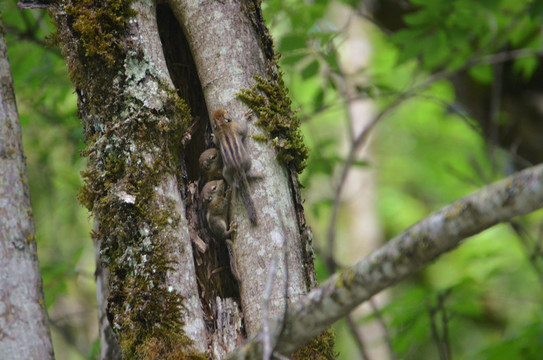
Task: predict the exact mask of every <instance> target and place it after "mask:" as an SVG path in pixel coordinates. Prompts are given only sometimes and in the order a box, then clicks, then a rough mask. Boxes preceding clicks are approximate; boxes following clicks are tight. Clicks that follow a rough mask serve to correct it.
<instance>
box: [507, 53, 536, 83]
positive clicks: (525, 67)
mask: <svg viewBox="0 0 543 360" xmlns="http://www.w3.org/2000/svg"><path fill="white" fill-rule="evenodd" d="M538 65H539V60H538V59H537V58H536V57H529V58H524V59H517V60H515V62H514V63H513V70H514V71H515V72H516V73H520V75H521V76H522V78H523V79H524V80H529V79H530V78H531V77H532V75H533V74H534V71H535V70H536V69H537V66H538Z"/></svg>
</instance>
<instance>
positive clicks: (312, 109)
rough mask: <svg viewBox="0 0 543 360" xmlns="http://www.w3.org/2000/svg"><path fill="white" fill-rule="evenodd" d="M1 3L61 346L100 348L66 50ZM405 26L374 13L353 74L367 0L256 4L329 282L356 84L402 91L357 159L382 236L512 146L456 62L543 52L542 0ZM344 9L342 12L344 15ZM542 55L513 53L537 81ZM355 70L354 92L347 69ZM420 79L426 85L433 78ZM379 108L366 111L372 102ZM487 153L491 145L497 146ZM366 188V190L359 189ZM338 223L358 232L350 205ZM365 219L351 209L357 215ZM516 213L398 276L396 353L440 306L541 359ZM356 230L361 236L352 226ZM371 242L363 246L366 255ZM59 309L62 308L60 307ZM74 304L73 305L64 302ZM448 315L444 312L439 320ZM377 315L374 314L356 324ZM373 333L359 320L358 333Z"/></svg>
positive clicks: (407, 347) (494, 172) (529, 256)
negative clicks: (486, 134)
mask: <svg viewBox="0 0 543 360" xmlns="http://www.w3.org/2000/svg"><path fill="white" fill-rule="evenodd" d="M15 3H16V1H12V0H8V1H5V2H3V3H1V5H0V10H1V11H2V14H3V20H4V23H5V25H6V27H7V30H8V36H7V41H8V51H9V57H10V61H11V66H12V72H13V75H14V79H15V91H16V96H17V103H18V109H19V113H20V118H21V122H22V125H23V141H24V148H25V152H26V155H27V168H28V173H29V182H30V187H31V196H32V203H33V209H34V215H35V222H36V238H37V241H38V248H39V256H40V263H41V267H42V275H43V279H44V290H45V295H46V303H47V306H48V309H49V313H50V317H51V321H52V324H53V339H54V345H55V351H56V353H57V358H58V359H63V358H64V359H91V358H93V357H94V356H95V354H96V353H97V349H98V347H97V343H96V315H95V310H94V307H95V301H94V298H95V295H94V283H93V277H92V271H93V263H94V254H93V248H92V242H91V240H90V236H89V231H90V229H91V227H92V223H91V222H90V221H89V219H88V213H87V212H86V210H84V209H83V208H82V207H81V206H80V205H78V204H77V202H76V200H75V197H76V194H77V191H78V188H79V187H80V186H81V178H80V175H79V172H80V171H81V170H83V169H84V167H85V161H84V159H81V158H80V157H79V156H78V152H79V150H80V149H81V148H82V147H83V144H82V134H81V125H80V123H79V121H78V120H77V116H76V115H77V99H76V96H75V94H74V92H73V89H72V87H71V85H70V83H69V80H68V77H67V74H66V68H65V64H64V62H63V60H62V58H61V57H60V55H59V53H58V49H54V48H53V49H51V48H45V47H44V46H43V39H44V36H45V35H47V34H49V33H51V32H52V31H53V29H52V26H51V24H50V22H49V20H47V18H46V17H44V16H46V15H44V13H43V12H42V11H39V10H24V11H23V12H21V11H20V10H17V9H16V7H15ZM411 4H412V5H413V6H414V11H412V12H411V13H409V14H408V15H407V16H406V17H405V18H404V20H405V22H406V24H407V27H406V28H404V29H402V30H399V31H397V32H395V33H393V34H387V33H384V32H383V31H381V30H380V29H379V27H377V26H375V25H373V24H372V23H371V22H368V21H366V22H365V25H364V29H365V34H364V38H365V39H363V41H366V42H367V43H369V44H371V47H368V49H371V50H369V51H371V59H370V60H369V61H368V62H367V64H366V65H365V66H362V67H361V68H360V69H358V70H357V71H356V72H355V73H348V72H346V69H345V67H344V66H342V65H341V64H343V62H344V61H345V58H348V57H349V56H352V55H349V54H350V53H349V49H348V48H347V47H346V46H345V44H346V39H347V38H348V30H349V24H350V23H351V22H354V21H360V19H363V17H362V16H361V11H360V10H359V7H360V6H361V5H360V3H359V1H353V0H351V1H347V0H346V1H331V0H315V1H308V0H268V1H266V2H263V4H262V6H263V10H264V15H265V18H266V22H267V24H268V27H269V28H270V30H271V32H272V34H273V36H274V41H275V46H276V49H277V50H278V52H280V53H281V54H282V57H281V59H280V66H281V69H282V71H283V72H284V79H285V83H286V85H287V87H288V88H289V89H290V95H291V98H292V100H293V109H295V110H297V111H298V114H299V116H300V118H301V120H302V122H303V123H302V127H303V130H304V133H305V138H306V142H307V144H308V146H309V147H310V148H311V149H312V151H311V153H310V158H309V160H308V166H307V169H306V171H305V172H304V173H303V174H302V175H301V178H300V179H301V181H302V183H303V184H304V186H305V191H306V198H307V202H306V204H305V207H306V215H307V216H308V219H309V221H310V222H311V226H312V227H313V229H314V232H315V243H316V247H317V249H318V250H319V251H320V254H319V256H318V257H317V260H316V269H317V272H318V277H319V279H320V280H322V279H325V278H326V277H327V276H328V275H329V273H328V270H327V269H326V266H325V263H324V261H323V256H322V255H324V254H325V249H326V246H327V244H326V241H325V239H326V236H327V232H328V227H329V222H330V216H331V214H332V206H333V200H334V196H335V188H336V186H337V181H338V175H339V173H340V171H341V169H342V166H343V164H344V161H345V158H346V151H347V149H346V148H347V147H348V145H349V144H350V142H349V139H350V137H351V136H353V134H352V130H351V124H350V122H349V109H348V104H349V102H350V101H351V100H353V99H352V98H351V97H354V98H356V99H367V100H371V101H372V102H373V103H374V104H376V105H377V109H376V110H374V112H375V113H377V112H379V111H382V110H384V109H387V107H388V106H390V104H393V103H394V102H395V101H397V100H398V98H399V96H402V94H407V95H408V96H406V97H405V99H404V100H402V102H401V104H400V105H399V106H398V107H397V108H395V110H394V111H392V112H391V113H390V114H388V116H385V117H383V119H382V120H381V121H380V122H379V123H378V125H377V127H376V128H375V129H374V139H373V145H372V152H373V154H374V156H373V157H372V158H364V157H361V158H358V159H357V161H356V162H355V164H354V166H355V167H356V168H357V169H372V170H376V172H377V185H376V187H375V190H374V191H375V192H376V194H377V197H376V198H377V200H376V208H375V211H376V212H377V214H378V217H379V219H380V222H381V227H382V229H381V230H382V233H383V237H384V238H385V239H389V238H391V237H393V236H395V235H396V234H398V233H400V232H401V231H403V230H404V229H406V228H407V227H409V226H410V225H412V224H413V223H415V222H417V221H418V220H420V219H422V218H424V217H425V216H427V215H428V214H430V213H431V212H433V211H436V210H438V209H440V208H441V207H443V206H444V205H446V204H447V203H449V202H451V201H453V200H455V199H457V198H459V197H462V196H465V195H467V194H469V193H471V192H473V191H476V190H477V189H478V188H480V187H481V186H484V185H485V184H487V183H490V182H492V181H495V180H496V179H499V178H501V177H502V176H503V174H504V171H505V169H506V168H507V167H508V165H509V162H510V159H509V155H508V154H507V153H506V152H505V151H501V150H494V151H492V152H491V151H489V144H487V143H486V142H485V140H484V138H483V137H482V136H481V130H480V128H479V126H478V125H477V123H476V122H475V121H474V120H473V119H471V118H470V117H469V116H468V115H467V114H466V113H465V111H464V110H463V109H462V108H461V107H460V106H459V105H458V104H456V103H455V94H454V89H453V86H452V84H451V82H450V81H449V78H448V77H447V76H444V77H443V78H442V79H440V80H439V81H435V82H431V83H430V82H427V81H428V79H429V78H431V76H432V74H435V73H442V74H443V72H445V73H444V74H447V72H450V73H452V72H454V71H456V70H458V69H467V70H469V74H470V75H471V76H472V77H473V78H474V79H475V80H476V81H478V82H480V83H482V84H492V83H493V82H494V80H495V79H494V73H493V70H492V67H491V66H490V65H488V63H485V62H484V61H482V60H481V59H483V60H484V59H485V57H487V56H491V55H492V54H495V53H497V52H501V51H503V50H504V49H508V48H514V49H524V50H540V48H541V32H540V29H541V23H542V21H541V20H542V19H541V15H542V12H543V1H541V0H534V1H528V0H523V1H513V0H484V1H469V0H454V1H450V0H449V1H446V0H412V1H411ZM345 14H347V20H345V19H344V18H342V17H345ZM539 65H540V63H539V61H538V59H537V57H536V56H533V55H532V56H523V57H522V58H519V59H517V60H515V65H514V66H515V69H516V71H517V72H518V76H519V77H521V78H523V79H529V78H530V77H531V76H532V75H533V73H534V70H535V69H536V67H537V66H539ZM353 79H358V80H360V79H362V80H363V81H360V82H359V83H357V84H356V86H355V87H354V89H355V90H354V92H353V91H351V92H349V91H347V90H346V85H345V83H346V82H347V83H348V82H350V81H353ZM425 84H426V85H427V86H424V85H425ZM370 116H372V115H371V114H370ZM490 153H492V156H489V154H490ZM359 201H364V199H361V200H359ZM340 214H342V215H343V216H342V217H341V218H340V219H339V225H338V229H337V230H338V234H337V236H338V237H352V234H349V232H348V231H347V228H348V227H349V226H351V225H352V221H353V220H349V216H347V215H351V214H348V213H347V212H346V211H345V210H341V209H340ZM354 219H355V220H354V221H356V217H355V218H354ZM518 223H519V224H520V225H521V226H522V227H523V228H524V229H526V232H525V236H524V237H521V236H519V234H518V233H517V232H515V231H513V228H512V227H511V226H510V225H507V224H504V225H500V226H497V227H495V228H493V229H491V230H488V231H486V232H484V233H483V234H480V235H478V236H476V237H474V239H471V240H469V241H467V242H466V243H465V244H463V245H462V246H460V247H459V248H458V249H457V250H455V251H453V252H451V253H449V254H447V255H445V256H443V257H441V258H440V259H438V260H437V261H436V262H435V263H434V264H433V265H431V266H429V267H428V268H426V269H425V270H423V271H421V272H420V273H419V274H417V275H416V276H413V277H411V278H409V279H408V280H406V281H404V282H402V283H401V284H400V285H398V286H395V287H394V288H393V289H391V291H390V292H389V294H388V298H389V301H388V303H387V304H386V305H385V306H384V307H383V308H382V309H381V315H382V316H383V319H384V321H385V325H386V327H387V329H388V333H389V335H390V338H391V342H392V347H393V349H394V352H395V353H396V355H397V357H398V358H401V359H437V358H439V356H438V351H437V345H436V341H435V338H436V336H435V335H434V334H433V333H432V326H431V319H432V317H431V314H434V315H435V316H434V317H433V318H434V319H435V320H436V323H435V325H436V327H437V330H438V332H439V333H440V334H441V336H443V334H444V330H445V329H446V334H447V336H446V340H447V342H448V344H449V346H450V352H451V354H452V357H453V358H457V359H539V358H540V357H541V355H540V354H541V353H542V351H543V326H542V324H543V321H542V320H543V306H542V305H541V304H542V303H543V301H542V300H543V291H542V284H543V280H542V271H541V269H542V268H543V264H542V260H541V251H540V250H539V251H536V250H534V249H536V248H535V246H536V244H539V245H541V244H540V243H541V234H540V233H541V226H540V224H541V212H536V213H534V214H531V215H530V216H527V217H525V218H523V219H520V220H518ZM350 240H351V241H353V242H356V241H357V240H358V239H357V238H352V239H350ZM363 255H364V254H360V256H363ZM61 309H62V311H61ZM65 309H68V310H65ZM442 315H445V317H446V322H443V321H440V320H439V319H440V318H441V316H442ZM375 318H376V314H369V315H367V316H365V317H363V318H361V319H360V320H359V321H360V323H361V324H363V323H366V322H368V321H370V320H372V319H375ZM336 331H337V333H338V349H337V350H338V351H339V352H340V354H341V355H340V358H341V359H357V358H360V355H359V354H358V352H357V349H356V347H355V345H354V342H353V341H352V340H351V338H350V336H351V335H350V333H349V331H348V330H347V326H346V325H345V323H344V322H340V323H338V326H337V327H336ZM363 335H364V334H363Z"/></svg>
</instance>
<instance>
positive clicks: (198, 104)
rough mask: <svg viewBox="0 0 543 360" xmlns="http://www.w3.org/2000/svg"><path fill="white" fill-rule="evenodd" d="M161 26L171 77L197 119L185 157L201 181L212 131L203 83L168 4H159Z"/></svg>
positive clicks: (190, 172) (193, 175) (191, 173)
mask: <svg viewBox="0 0 543 360" xmlns="http://www.w3.org/2000/svg"><path fill="white" fill-rule="evenodd" d="M157 25H158V31H159V35H160V41H161V42H162V50H163V53H164V58H165V59H166V65H167V67H168V71H169V73H170V79H171V80H172V82H173V84H174V86H175V88H176V90H177V93H178V95H179V97H180V98H182V99H184V100H185V101H186V102H187V104H188V105H189V107H190V112H191V115H192V117H193V118H194V122H193V127H192V128H191V129H190V139H189V138H187V137H186V138H185V139H186V143H185V146H184V154H183V159H184V162H185V166H186V171H187V176H188V180H189V181H194V180H198V177H199V169H198V157H199V156H200V154H201V153H202V152H203V151H204V150H205V148H206V145H207V142H206V141H204V138H205V134H206V133H208V132H209V129H208V126H207V124H208V123H209V119H208V115H207V114H208V111H207V107H206V103H205V99H204V94H203V92H202V85H201V83H200V79H199V78H198V72H197V71H196V65H195V63H194V59H193V58H192V55H191V52H190V48H189V44H188V42H187V39H186V37H185V35H184V33H183V30H182V29H181V26H180V25H179V23H178V22H177V20H176V18H175V16H174V15H173V13H172V11H171V9H170V7H169V6H168V5H166V4H159V5H158V6H157Z"/></svg>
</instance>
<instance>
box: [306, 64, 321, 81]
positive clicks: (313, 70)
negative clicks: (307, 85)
mask: <svg viewBox="0 0 543 360" xmlns="http://www.w3.org/2000/svg"><path fill="white" fill-rule="evenodd" d="M318 72H319V62H318V61H317V60H316V59H314V60H313V61H311V62H310V63H309V64H308V65H307V66H306V67H305V68H304V69H303V70H302V79H304V80H306V79H307V78H310V77H312V76H315V75H317V73H318Z"/></svg>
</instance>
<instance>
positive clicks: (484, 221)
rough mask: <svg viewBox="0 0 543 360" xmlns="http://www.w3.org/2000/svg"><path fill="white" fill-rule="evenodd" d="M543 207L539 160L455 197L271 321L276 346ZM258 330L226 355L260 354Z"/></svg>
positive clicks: (291, 345) (302, 338) (298, 342)
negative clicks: (483, 234)
mask: <svg viewBox="0 0 543 360" xmlns="http://www.w3.org/2000/svg"><path fill="white" fill-rule="evenodd" d="M541 207H543V165H538V166H535V167H532V168H529V169H526V170H524V171H522V172H519V173H516V174H515V175H513V176H510V177H508V178H506V179H504V180H502V181H500V182H497V183H494V184H491V185H489V186H487V187H484V188H483V189H481V190H480V191H479V192H477V193H475V194H472V195H470V196H467V197H465V198H463V199H460V200H457V201H455V202H453V203H452V204H450V205H448V206H447V207H445V208H444V209H442V210H440V211H438V212H435V213H434V214H432V215H430V216H429V217H427V218H426V219H424V220H422V221H420V222H418V223H417V224H415V225H413V226H412V227H410V228H409V229H407V230H406V231H404V232H403V233H401V234H400V235H398V236H396V237H395V238H393V239H392V240H390V241H389V242H388V243H387V244H386V245H385V246H383V247H382V248H380V249H378V250H377V251H375V252H374V253H373V254H371V255H369V256H367V257H365V258H364V259H362V260H360V261H359V262H358V263H356V264H355V265H353V266H351V267H349V268H346V269H344V270H342V271H340V272H339V273H336V274H334V275H333V276H331V277H330V279H328V280H327V281H326V282H324V283H323V284H322V285H321V286H320V287H319V288H317V289H314V290H313V291H311V292H310V293H309V294H307V295H306V296H305V297H304V298H302V300H301V301H299V302H298V303H297V304H295V305H294V306H293V307H291V308H290V309H289V310H288V313H287V320H286V324H285V325H284V331H283V332H282V333H281V334H279V330H278V329H279V326H278V324H275V326H273V329H272V333H275V334H276V336H278V337H279V339H278V342H277V350H278V351H280V352H282V353H285V354H289V353H291V352H293V351H295V350H296V349H297V348H299V347H301V346H303V345H304V343H306V342H307V341H309V340H310V339H311V338H313V337H314V336H316V335H317V334H319V333H320V332H322V331H323V330H324V329H326V328H327V327H328V326H330V325H331V324H333V323H334V322H335V321H337V320H338V319H340V318H342V317H343V316H345V315H347V314H348V313H349V312H350V311H351V310H352V309H354V308H355V307H356V306H357V305H359V304H360V303H362V302H364V301H366V300H368V299H369V298H370V297H371V296H373V295H375V294H377V293H378V292H380V291H381V290H383V289H385V288H387V287H388V286H390V285H392V284H395V283H397V282H399V281H401V280H402V279H404V278H406V277H407V276H409V275H411V274H413V273H415V272H416V271H418V270H419V269H421V268H422V267H424V266H426V265H428V264H429V263H430V262H431V261H433V260H434V259H436V258H437V257H438V256H440V255H442V254H444V253H446V252H448V251H450V250H452V249H454V248H456V247H457V246H458V245H459V244H460V242H461V241H462V240H463V239H465V238H467V237H469V236H471V235H474V234H477V233H479V232H481V231H483V230H485V229H488V228H490V227H492V226H493V225H496V224H498V223H500V222H503V221H508V220H510V219H511V218H513V217H516V216H520V215H525V214H528V213H530V212H532V211H535V210H537V209H540V208H541ZM261 353H262V342H261V339H260V338H259V335H257V336H256V337H254V338H253V339H252V340H251V342H250V343H249V344H247V345H246V346H242V347H239V348H238V349H237V350H236V351H235V352H234V353H232V354H231V356H230V357H229V358H230V359H249V358H251V359H253V358H256V357H259V356H261V355H260V354H261Z"/></svg>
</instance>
